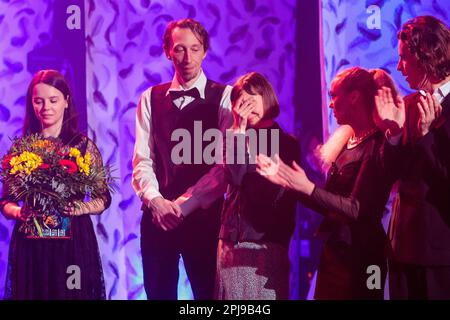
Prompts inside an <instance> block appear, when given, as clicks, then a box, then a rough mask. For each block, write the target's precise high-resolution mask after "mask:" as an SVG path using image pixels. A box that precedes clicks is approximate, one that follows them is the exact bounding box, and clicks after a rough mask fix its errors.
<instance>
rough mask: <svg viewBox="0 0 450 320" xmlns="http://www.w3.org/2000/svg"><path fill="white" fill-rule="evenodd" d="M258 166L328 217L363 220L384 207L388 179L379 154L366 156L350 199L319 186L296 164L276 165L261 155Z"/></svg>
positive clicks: (266, 174)
mask: <svg viewBox="0 0 450 320" xmlns="http://www.w3.org/2000/svg"><path fill="white" fill-rule="evenodd" d="M257 163H258V172H259V173H260V174H261V175H263V176H265V177H266V179H268V180H270V181H272V182H273V183H275V184H278V185H281V186H283V187H285V188H288V189H291V190H293V191H296V192H298V194H299V200H300V201H302V200H305V201H302V203H303V204H304V205H306V206H308V207H311V208H312V209H314V210H315V211H317V212H319V213H321V214H324V215H328V214H330V213H332V214H337V215H338V216H340V217H341V218H343V219H344V220H346V221H348V220H350V221H355V220H359V219H361V218H362V214H364V213H369V212H370V211H371V210H375V209H376V208H377V206H379V205H380V203H379V201H380V196H381V194H380V193H381V192H383V191H384V190H383V189H382V188H384V187H387V182H386V181H387V180H385V179H388V178H387V177H386V175H385V174H383V171H382V168H381V166H380V165H379V160H378V155H366V156H365V158H364V159H363V161H362V164H361V165H360V168H359V171H358V175H357V178H356V180H355V183H354V185H353V188H352V192H351V193H350V195H349V196H348V197H347V196H341V195H338V194H335V193H332V192H330V191H327V190H325V189H323V188H320V187H318V186H316V185H315V184H314V183H312V182H311V181H310V180H309V179H308V177H307V176H306V173H305V171H304V170H303V169H302V168H301V167H300V166H299V165H298V164H296V163H295V162H294V163H293V164H292V167H290V166H287V165H286V164H285V163H284V162H283V161H281V160H280V159H279V158H276V162H273V161H271V160H270V159H269V158H268V157H264V156H261V155H260V156H258V160H257ZM383 196H384V194H383Z"/></svg>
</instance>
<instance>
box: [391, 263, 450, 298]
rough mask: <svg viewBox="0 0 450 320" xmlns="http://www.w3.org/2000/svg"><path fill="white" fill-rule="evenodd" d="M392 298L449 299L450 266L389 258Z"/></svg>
mask: <svg viewBox="0 0 450 320" xmlns="http://www.w3.org/2000/svg"><path fill="white" fill-rule="evenodd" d="M389 297H390V299H391V300H449V299H450V266H434V267H427V266H418V265H413V264H407V263H400V262H396V261H393V260H389Z"/></svg>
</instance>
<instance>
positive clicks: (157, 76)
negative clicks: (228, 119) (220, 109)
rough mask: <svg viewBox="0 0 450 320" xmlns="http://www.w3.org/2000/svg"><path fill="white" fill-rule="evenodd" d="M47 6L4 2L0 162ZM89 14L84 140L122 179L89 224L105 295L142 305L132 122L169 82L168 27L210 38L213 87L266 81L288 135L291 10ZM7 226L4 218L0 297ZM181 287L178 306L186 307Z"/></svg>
mask: <svg viewBox="0 0 450 320" xmlns="http://www.w3.org/2000/svg"><path fill="white" fill-rule="evenodd" d="M52 3H53V1H44V0H40V1H8V0H1V1H0V41H1V42H0V44H1V53H0V59H1V63H2V65H1V67H0V103H1V104H0V125H1V126H2V127H4V128H5V130H4V131H3V132H2V134H1V135H0V146H1V151H0V156H1V155H3V153H4V151H5V150H6V149H7V148H8V147H9V139H8V136H13V135H15V134H16V133H17V131H18V128H20V127H21V126H22V119H23V112H24V101H23V98H20V97H22V96H23V94H24V92H25V90H26V86H27V85H28V82H29V81H30V79H31V74H30V73H29V72H28V71H27V65H26V63H27V62H26V57H27V53H28V52H29V51H31V50H32V49H33V48H34V47H35V46H36V45H37V44H38V43H39V41H40V40H41V39H39V37H38V34H40V33H45V32H46V30H48V28H49V21H51V18H52V17H51V12H52V10H51V8H52ZM31 4H32V5H31ZM85 12H86V15H85V16H86V61H87V62H86V63H87V67H86V68H87V72H86V74H87V76H86V81H87V95H88V97H87V98H88V105H87V108H88V125H89V136H91V137H93V138H94V139H95V141H96V142H97V145H98V146H99V148H100V151H101V153H102V155H103V160H104V161H105V162H108V163H110V164H112V165H113V166H114V167H115V168H116V169H117V170H116V176H117V177H118V178H119V179H120V190H119V192H117V193H116V194H115V195H114V197H113V203H112V205H111V208H110V209H109V210H108V211H106V212H105V213H103V214H102V215H101V216H96V217H93V220H94V226H96V232H97V238H98V240H99V245H100V251H101V254H102V261H103V267H104V273H105V278H106V289H107V296H108V298H110V299H142V298H145V292H144V290H143V284H142V282H143V280H142V267H141V260H140V259H141V258H140V252H139V250H140V249H139V237H140V235H139V222H140V218H141V214H140V209H139V208H140V201H139V199H138V198H137V197H136V196H135V194H134V192H133V190H132V188H131V170H132V168H131V157H132V153H133V146H134V130H135V129H134V125H135V124H134V123H135V119H134V117H135V109H136V103H137V101H138V99H139V95H140V93H141V92H142V91H144V90H145V89H146V88H147V87H149V86H151V85H154V84H157V83H160V82H162V81H169V80H171V78H172V75H173V70H172V66H171V63H170V61H168V60H167V59H166V57H165V55H164V54H163V50H162V46H161V44H162V35H163V32H164V29H165V26H166V24H167V22H168V21H170V20H173V19H179V18H183V17H192V18H195V19H197V20H199V21H201V22H202V23H203V24H204V25H205V27H206V29H207V30H209V33H210V36H211V49H210V50H209V51H208V55H207V58H206V60H205V63H204V69H205V73H206V74H207V76H208V77H210V78H211V79H214V80H217V81H221V82H223V83H228V84H232V83H233V81H234V80H236V78H237V76H239V75H241V74H243V73H245V72H248V71H259V72H262V73H264V74H265V75H266V76H267V77H268V78H269V80H270V81H271V82H272V84H273V85H274V88H275V90H276V92H277V94H278V96H279V99H280V103H281V105H282V113H281V115H280V122H281V123H282V125H283V127H284V128H285V129H286V130H288V131H290V132H292V128H293V123H292V119H293V110H294V109H293V108H294V106H293V103H292V99H293V98H292V97H293V83H294V79H295V75H294V72H295V71H294V70H295V43H294V39H295V26H296V17H295V1H294V0H283V1H277V2H272V1H270V0H264V1H255V0H243V1H181V0H174V1H148V0H147V1H145V0H135V1H131V0H127V1H118V0H117V1H115V0H95V1H94V0H89V1H85ZM36 30H37V31H38V32H36ZM19 42H20V44H19ZM80 54H81V53H80ZM11 226H12V223H11V222H9V221H6V220H5V219H4V218H3V217H1V218H0V297H1V295H2V294H3V284H4V270H5V267H6V261H7V259H6V258H7V251H8V250H7V248H8V243H9V238H10V232H11ZM295 269H296V268H294V270H295ZM184 279H185V277H182V279H181V283H180V294H181V297H182V298H191V293H190V291H189V290H188V286H187V283H186V281H185V280H184Z"/></svg>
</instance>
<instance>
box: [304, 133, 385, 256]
mask: <svg viewBox="0 0 450 320" xmlns="http://www.w3.org/2000/svg"><path fill="white" fill-rule="evenodd" d="M383 140H384V137H383V134H382V133H381V132H379V131H378V132H376V133H375V134H373V135H372V136H370V137H368V138H367V139H366V140H364V141H362V142H361V143H360V144H359V145H357V146H356V147H354V148H352V149H348V148H347V147H344V148H343V150H342V151H341V153H340V154H339V156H338V157H337V159H336V161H335V162H334V163H333V164H332V167H331V169H330V170H329V172H328V176H327V181H326V185H325V187H324V188H320V187H316V188H315V189H314V191H313V193H312V195H311V196H310V197H304V199H303V200H304V202H305V204H306V205H308V206H310V207H312V208H313V209H314V210H316V211H317V212H319V213H321V214H323V215H325V219H324V221H323V222H322V224H321V226H320V228H319V231H318V235H319V236H321V238H323V239H324V240H325V241H334V242H340V241H342V242H344V243H347V244H348V245H351V246H352V247H354V248H355V249H356V250H357V251H362V252H364V254H370V251H371V249H373V250H377V251H379V250H383V244H384V242H385V232H384V230H383V226H382V223H381V219H382V217H383V213H384V211H385V204H386V202H387V200H388V198H389V193H390V189H391V185H392V181H391V179H389V177H388V176H387V175H386V174H385V173H384V168H383V165H382V162H381V155H380V147H381V145H382V143H383ZM359 249H360V250H359Z"/></svg>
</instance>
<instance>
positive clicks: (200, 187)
mask: <svg viewBox="0 0 450 320" xmlns="http://www.w3.org/2000/svg"><path fill="white" fill-rule="evenodd" d="M206 81H207V79H206V76H205V74H204V73H203V70H201V72H200V76H199V77H198V79H197V80H196V81H195V82H194V83H193V84H192V86H191V87H190V88H183V87H182V86H181V84H180V83H179V82H178V80H177V78H176V76H174V78H173V80H172V83H171V85H170V88H169V90H168V91H167V94H169V91H180V90H189V89H192V88H197V90H198V91H199V93H200V98H201V99H204V98H205V87H206ZM231 90H232V87H231V86H226V88H225V90H224V92H223V95H222V99H221V101H220V107H219V129H220V130H221V131H222V133H223V134H225V132H226V129H228V128H230V127H231V124H232V123H233V117H232V114H231V99H230V96H231ZM151 92H152V88H151V87H150V88H149V89H147V90H146V91H144V92H143V93H142V95H141V97H140V100H139V103H138V106H137V111H136V144H135V148H134V155H133V175H132V185H133V188H134V190H135V192H136V194H137V195H138V196H139V198H140V199H141V200H142V201H143V202H144V203H145V204H148V203H149V202H150V201H151V200H152V199H154V198H156V197H162V195H161V193H160V192H159V184H158V180H157V179H156V174H155V167H154V161H155V152H154V145H155V141H154V139H153V135H152V120H151V106H150V103H151ZM194 100H195V98H193V97H191V96H183V97H180V98H178V99H176V100H174V101H173V102H174V104H175V106H176V107H178V108H179V109H180V110H181V109H183V108H184V107H186V106H187V105H188V104H190V103H191V102H192V101H194ZM225 190H226V182H225V177H224V170H223V166H222V165H217V164H216V165H215V166H214V167H213V168H211V170H210V171H209V172H208V173H206V174H205V175H204V176H203V177H202V178H200V180H199V181H198V182H197V183H196V184H195V185H193V186H191V187H190V188H189V189H188V190H186V192H185V193H184V194H183V195H182V196H180V197H179V198H178V199H177V203H179V204H180V203H184V204H183V206H182V209H183V215H185V216H186V215H188V214H189V213H191V212H192V211H193V210H195V209H197V208H199V207H202V208H207V207H209V206H210V205H211V204H212V203H213V202H214V201H215V200H216V199H218V198H219V197H220V196H223V194H224V193H225ZM168 200H174V199H168ZM178 201H180V202H178Z"/></svg>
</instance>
